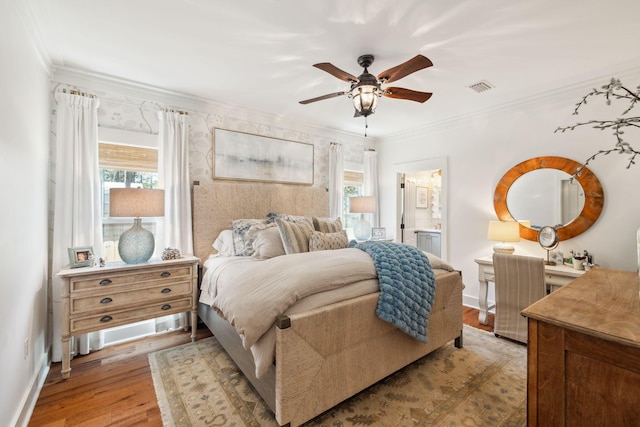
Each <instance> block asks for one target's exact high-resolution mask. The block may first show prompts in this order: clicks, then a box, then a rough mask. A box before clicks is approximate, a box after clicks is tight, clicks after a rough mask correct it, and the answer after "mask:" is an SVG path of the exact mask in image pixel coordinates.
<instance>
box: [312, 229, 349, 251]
mask: <svg viewBox="0 0 640 427" xmlns="http://www.w3.org/2000/svg"><path fill="white" fill-rule="evenodd" d="M348 247H349V238H348V237H347V231H346V230H342V231H338V232H337V233H322V232H320V231H312V232H311V235H310V236H309V251H310V252H313V251H328V250H331V249H344V248H348Z"/></svg>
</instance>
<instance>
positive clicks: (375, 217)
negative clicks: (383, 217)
mask: <svg viewBox="0 0 640 427" xmlns="http://www.w3.org/2000/svg"><path fill="white" fill-rule="evenodd" d="M363 163H364V176H363V183H362V195H363V196H373V197H375V200H376V211H375V213H372V214H366V215H365V218H366V217H368V218H367V220H368V221H369V222H370V223H371V226H372V227H378V224H379V223H380V220H379V218H380V204H379V199H378V153H376V152H375V151H374V150H365V152H364V158H363Z"/></svg>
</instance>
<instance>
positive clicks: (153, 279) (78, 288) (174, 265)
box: [58, 256, 199, 378]
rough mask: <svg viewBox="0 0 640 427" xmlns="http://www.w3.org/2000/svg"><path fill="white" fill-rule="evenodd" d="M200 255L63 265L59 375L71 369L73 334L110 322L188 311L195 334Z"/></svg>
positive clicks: (92, 330) (193, 338)
mask: <svg viewBox="0 0 640 427" xmlns="http://www.w3.org/2000/svg"><path fill="white" fill-rule="evenodd" d="M198 261H199V259H198V258H196V257H194V256H183V257H182V258H180V259H176V260H168V261H161V260H157V261H154V260H152V261H149V262H148V263H144V264H125V263H123V262H116V263H109V264H107V266H106V267H87V268H75V269H68V270H62V271H60V272H59V273H58V276H59V277H62V278H64V279H65V285H64V287H63V289H62V294H61V295H62V377H63V378H69V375H70V371H71V364H70V353H69V339H70V337H71V336H75V335H80V334H85V333H88V332H94V331H98V330H101V329H107V328H113V327H115V326H120V325H126V324H129V323H134V322H139V321H142V320H147V319H153V318H155V317H161V316H166V315H169V314H175V313H182V312H191V340H192V341H194V340H195V338H196V333H195V330H196V325H197V302H198V301H197V293H198Z"/></svg>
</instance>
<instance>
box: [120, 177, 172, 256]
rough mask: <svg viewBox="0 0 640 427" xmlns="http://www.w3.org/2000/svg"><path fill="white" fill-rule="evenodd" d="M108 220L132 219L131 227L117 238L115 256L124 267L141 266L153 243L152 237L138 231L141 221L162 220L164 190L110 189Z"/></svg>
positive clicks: (151, 251) (141, 230)
mask: <svg viewBox="0 0 640 427" xmlns="http://www.w3.org/2000/svg"><path fill="white" fill-rule="evenodd" d="M109 216H112V217H133V226H132V227H131V228H130V229H128V230H126V231H125V232H124V233H122V234H121V235H120V240H119V241H118V253H119V254H120V258H122V260H123V261H124V262H126V263H127V264H142V263H145V262H147V261H149V258H151V255H153V251H154V250H155V246H156V243H155V239H154V238H153V233H151V231H149V230H147V229H146V228H143V227H142V217H154V216H164V190H152V189H147V188H112V189H111V190H110V191H109Z"/></svg>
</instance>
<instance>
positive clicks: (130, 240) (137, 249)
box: [118, 218, 156, 264]
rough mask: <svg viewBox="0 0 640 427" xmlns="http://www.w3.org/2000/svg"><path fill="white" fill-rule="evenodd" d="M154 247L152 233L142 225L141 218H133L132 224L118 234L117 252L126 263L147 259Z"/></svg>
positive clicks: (139, 262) (138, 262)
mask: <svg viewBox="0 0 640 427" xmlns="http://www.w3.org/2000/svg"><path fill="white" fill-rule="evenodd" d="M155 247H156V242H155V239H154V238H153V233H151V232H150V231H149V230H147V229H146V228H143V227H142V218H135V219H134V220H133V226H132V227H131V228H130V229H128V230H127V231H125V232H124V233H122V235H120V240H119V241H118V253H119V254H120V258H122V261H124V262H126V263H127V264H142V263H145V262H147V261H149V258H151V255H153V250H154V249H155Z"/></svg>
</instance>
